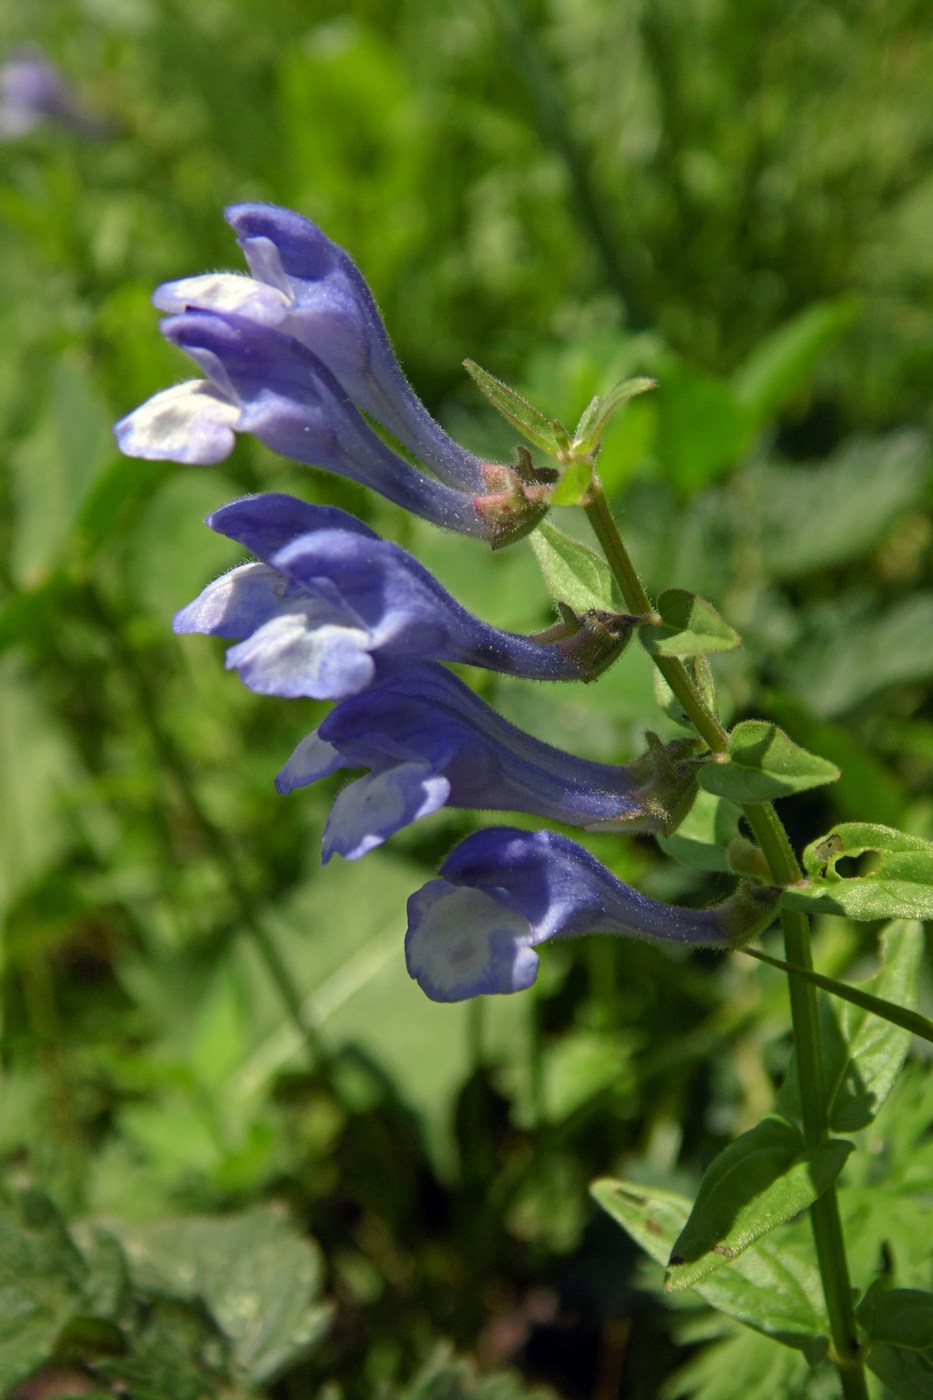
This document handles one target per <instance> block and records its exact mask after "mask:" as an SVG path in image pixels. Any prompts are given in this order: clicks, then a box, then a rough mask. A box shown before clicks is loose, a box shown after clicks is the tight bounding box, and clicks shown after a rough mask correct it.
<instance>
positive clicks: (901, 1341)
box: [855, 1284, 933, 1400]
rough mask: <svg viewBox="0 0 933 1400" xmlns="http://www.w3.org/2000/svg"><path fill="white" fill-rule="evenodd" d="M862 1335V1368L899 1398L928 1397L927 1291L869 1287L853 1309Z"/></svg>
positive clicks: (931, 1336) (930, 1317)
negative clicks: (865, 1366)
mask: <svg viewBox="0 0 933 1400" xmlns="http://www.w3.org/2000/svg"><path fill="white" fill-rule="evenodd" d="M855 1315H856V1317H857V1318H858V1320H859V1322H860V1323H861V1325H862V1326H863V1327H864V1328H865V1331H866V1332H867V1333H868V1339H869V1347H868V1366H869V1369H870V1370H872V1371H874V1373H875V1375H876V1376H878V1377H879V1379H880V1380H882V1381H883V1382H884V1384H885V1385H886V1386H887V1387H888V1389H889V1390H892V1391H893V1392H894V1394H895V1395H902V1396H903V1397H904V1400H933V1293H926V1292H922V1291H921V1290H920V1289H919V1288H891V1289H885V1288H883V1287H882V1286H880V1285H879V1284H876V1285H875V1286H874V1287H873V1288H871V1289H869V1291H868V1293H866V1295H865V1297H864V1298H863V1299H862V1301H861V1303H860V1304H859V1306H858V1307H857V1309H856V1313H855Z"/></svg>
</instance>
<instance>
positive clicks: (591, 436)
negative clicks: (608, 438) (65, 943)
mask: <svg viewBox="0 0 933 1400" xmlns="http://www.w3.org/2000/svg"><path fill="white" fill-rule="evenodd" d="M657 384H658V381H657V380H656V379H622V380H620V381H619V383H618V384H616V385H614V386H613V388H611V389H610V390H609V392H608V394H602V395H600V394H597V395H596V397H595V398H594V399H593V400H592V401H591V402H590V404H589V406H588V408H587V409H586V411H585V412H584V414H583V417H582V418H581V419H580V421H579V423H578V424H577V428H576V432H575V433H574V435H573V450H574V452H575V453H579V454H581V455H583V456H588V455H589V454H590V453H592V452H596V451H597V450H598V449H599V447H600V446H601V444H602V440H603V437H604V435H605V432H606V429H607V428H608V426H609V420H610V419H611V418H612V415H613V414H614V413H615V411H616V409H617V408H620V407H621V405H622V404H624V403H627V402H628V400H629V399H633V398H635V396H636V395H637V394H646V393H647V392H648V390H649V389H656V388H657Z"/></svg>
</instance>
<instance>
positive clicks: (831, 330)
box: [732, 297, 859, 427]
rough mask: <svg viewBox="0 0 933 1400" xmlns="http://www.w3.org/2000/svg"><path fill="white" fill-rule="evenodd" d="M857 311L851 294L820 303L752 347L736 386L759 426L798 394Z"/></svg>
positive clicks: (741, 398) (736, 392) (744, 404)
mask: <svg viewBox="0 0 933 1400" xmlns="http://www.w3.org/2000/svg"><path fill="white" fill-rule="evenodd" d="M858 312H859V303H858V302H857V301H855V300H854V298H852V297H845V298H839V299H838V300H836V301H824V302H819V303H817V305H816V306H810V307H808V308H807V309H806V311H802V312H800V313H799V315H797V316H794V317H793V318H792V320H790V321H786V322H785V323H784V325H783V326H780V327H779V328H778V329H777V330H776V331H775V332H774V333H773V334H772V335H770V336H769V337H768V338H767V340H764V341H762V343H761V344H760V345H759V346H757V347H756V349H755V350H753V351H752V353H751V355H750V356H749V357H748V359H747V360H746V362H745V364H744V365H743V367H742V369H741V370H739V372H738V373H737V374H736V375H735V376H734V378H733V381H732V387H733V390H734V392H735V396H736V398H737V400H738V401H739V403H741V404H742V405H743V407H744V408H746V409H747V410H748V412H749V414H750V415H751V416H752V418H753V420H754V422H755V424H756V426H758V427H764V426H765V425H766V424H767V423H768V422H770V420H771V419H772V418H773V417H774V415H775V414H776V413H777V412H778V410H779V409H780V408H782V407H783V406H784V405H785V404H786V403H787V402H788V401H789V400H790V399H791V398H793V396H794V395H795V394H796V393H798V392H799V390H800V389H801V388H802V387H803V386H804V385H805V384H806V382H807V380H808V379H809V378H810V376H811V374H812V373H813V370H814V368H815V367H816V365H817V363H818V362H819V360H820V358H821V357H822V356H823V355H824V354H825V353H826V351H827V350H828V349H829V348H830V346H832V345H833V344H835V342H836V341H837V340H838V338H839V336H840V335H841V334H842V333H843V331H845V330H847V329H848V328H849V326H850V325H851V324H852V322H853V321H854V320H855V318H856V316H857V315H858Z"/></svg>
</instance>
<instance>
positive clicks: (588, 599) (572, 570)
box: [531, 520, 619, 613]
mask: <svg viewBox="0 0 933 1400" xmlns="http://www.w3.org/2000/svg"><path fill="white" fill-rule="evenodd" d="M531 547H532V549H533V550H534V552H535V558H536V559H537V561H538V565H539V567H540V569H541V572H542V574H543V575H544V581H545V583H546V584H547V587H548V591H549V592H550V594H551V597H552V598H553V599H554V600H555V601H556V602H558V603H566V604H567V606H568V607H570V608H573V610H574V612H576V613H585V612H590V611H592V610H593V609H597V610H599V611H602V612H616V611H617V610H618V608H619V602H618V599H617V595H616V591H615V584H614V581H613V578H612V573H611V572H610V569H609V565H608V564H607V563H606V561H605V559H603V557H602V555H600V554H597V553H596V551H595V550H594V549H591V548H590V546H589V545H587V544H583V543H582V541H580V540H575V539H573V538H572V536H570V535H566V534H564V532H563V530H559V529H558V528H557V526H556V525H552V524H551V522H550V521H549V520H543V521H542V522H541V524H540V525H539V526H538V528H537V529H536V530H535V531H534V532H533V533H532V535H531Z"/></svg>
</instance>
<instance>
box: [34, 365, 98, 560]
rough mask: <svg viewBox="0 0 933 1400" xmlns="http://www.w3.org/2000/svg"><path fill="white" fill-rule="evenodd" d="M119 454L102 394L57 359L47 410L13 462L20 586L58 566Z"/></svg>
mask: <svg viewBox="0 0 933 1400" xmlns="http://www.w3.org/2000/svg"><path fill="white" fill-rule="evenodd" d="M115 453H116V448H115V446H114V441H113V433H112V431H111V416H110V414H109V413H108V411H107V408H106V405H105V404H104V403H103V402H102V401H101V398H100V396H99V394H98V392H97V389H96V388H95V386H94V385H93V384H92V382H91V380H90V378H89V376H88V375H87V373H86V372H85V371H84V370H83V369H82V368H81V367H80V365H78V364H77V363H75V362H72V361H71V360H67V359H62V360H59V361H58V363H57V364H56V365H55V366H54V368H53V370H52V374H51V379H50V383H49V389H48V394H47V399H46V408H45V412H44V414H43V415H42V417H41V418H40V420H39V423H38V426H37V427H36V429H35V431H34V433H33V434H32V436H31V437H29V438H28V439H27V440H26V441H25V442H23V443H22V444H21V445H20V446H19V447H18V448H17V449H16V450H15V452H14V453H13V455H12V460H11V466H12V488H13V495H14V511H15V520H16V527H15V532H14V536H13V547H12V560H11V562H12V566H13V572H14V574H15V576H16V578H17V580H18V581H19V582H20V583H21V584H23V585H24V586H26V587H33V586H34V585H35V584H36V583H37V582H39V581H41V580H42V579H43V578H44V577H45V576H46V575H47V574H48V573H49V572H50V571H51V570H52V569H54V568H55V567H56V565H57V564H58V563H59V562H60V560H59V554H60V551H61V550H62V549H63V548H64V547H65V543H66V540H67V539H68V535H69V532H70V530H71V529H72V526H73V525H74V522H75V520H76V519H77V516H78V513H79V511H80V508H81V504H82V501H83V500H84V498H85V496H86V494H87V492H88V490H89V488H90V487H91V485H92V483H93V481H94V479H95V477H96V476H97V475H98V473H99V472H100V471H101V469H102V468H103V467H105V466H106V465H107V464H108V463H109V462H110V461H111V460H112V458H113V457H114V455H115Z"/></svg>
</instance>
